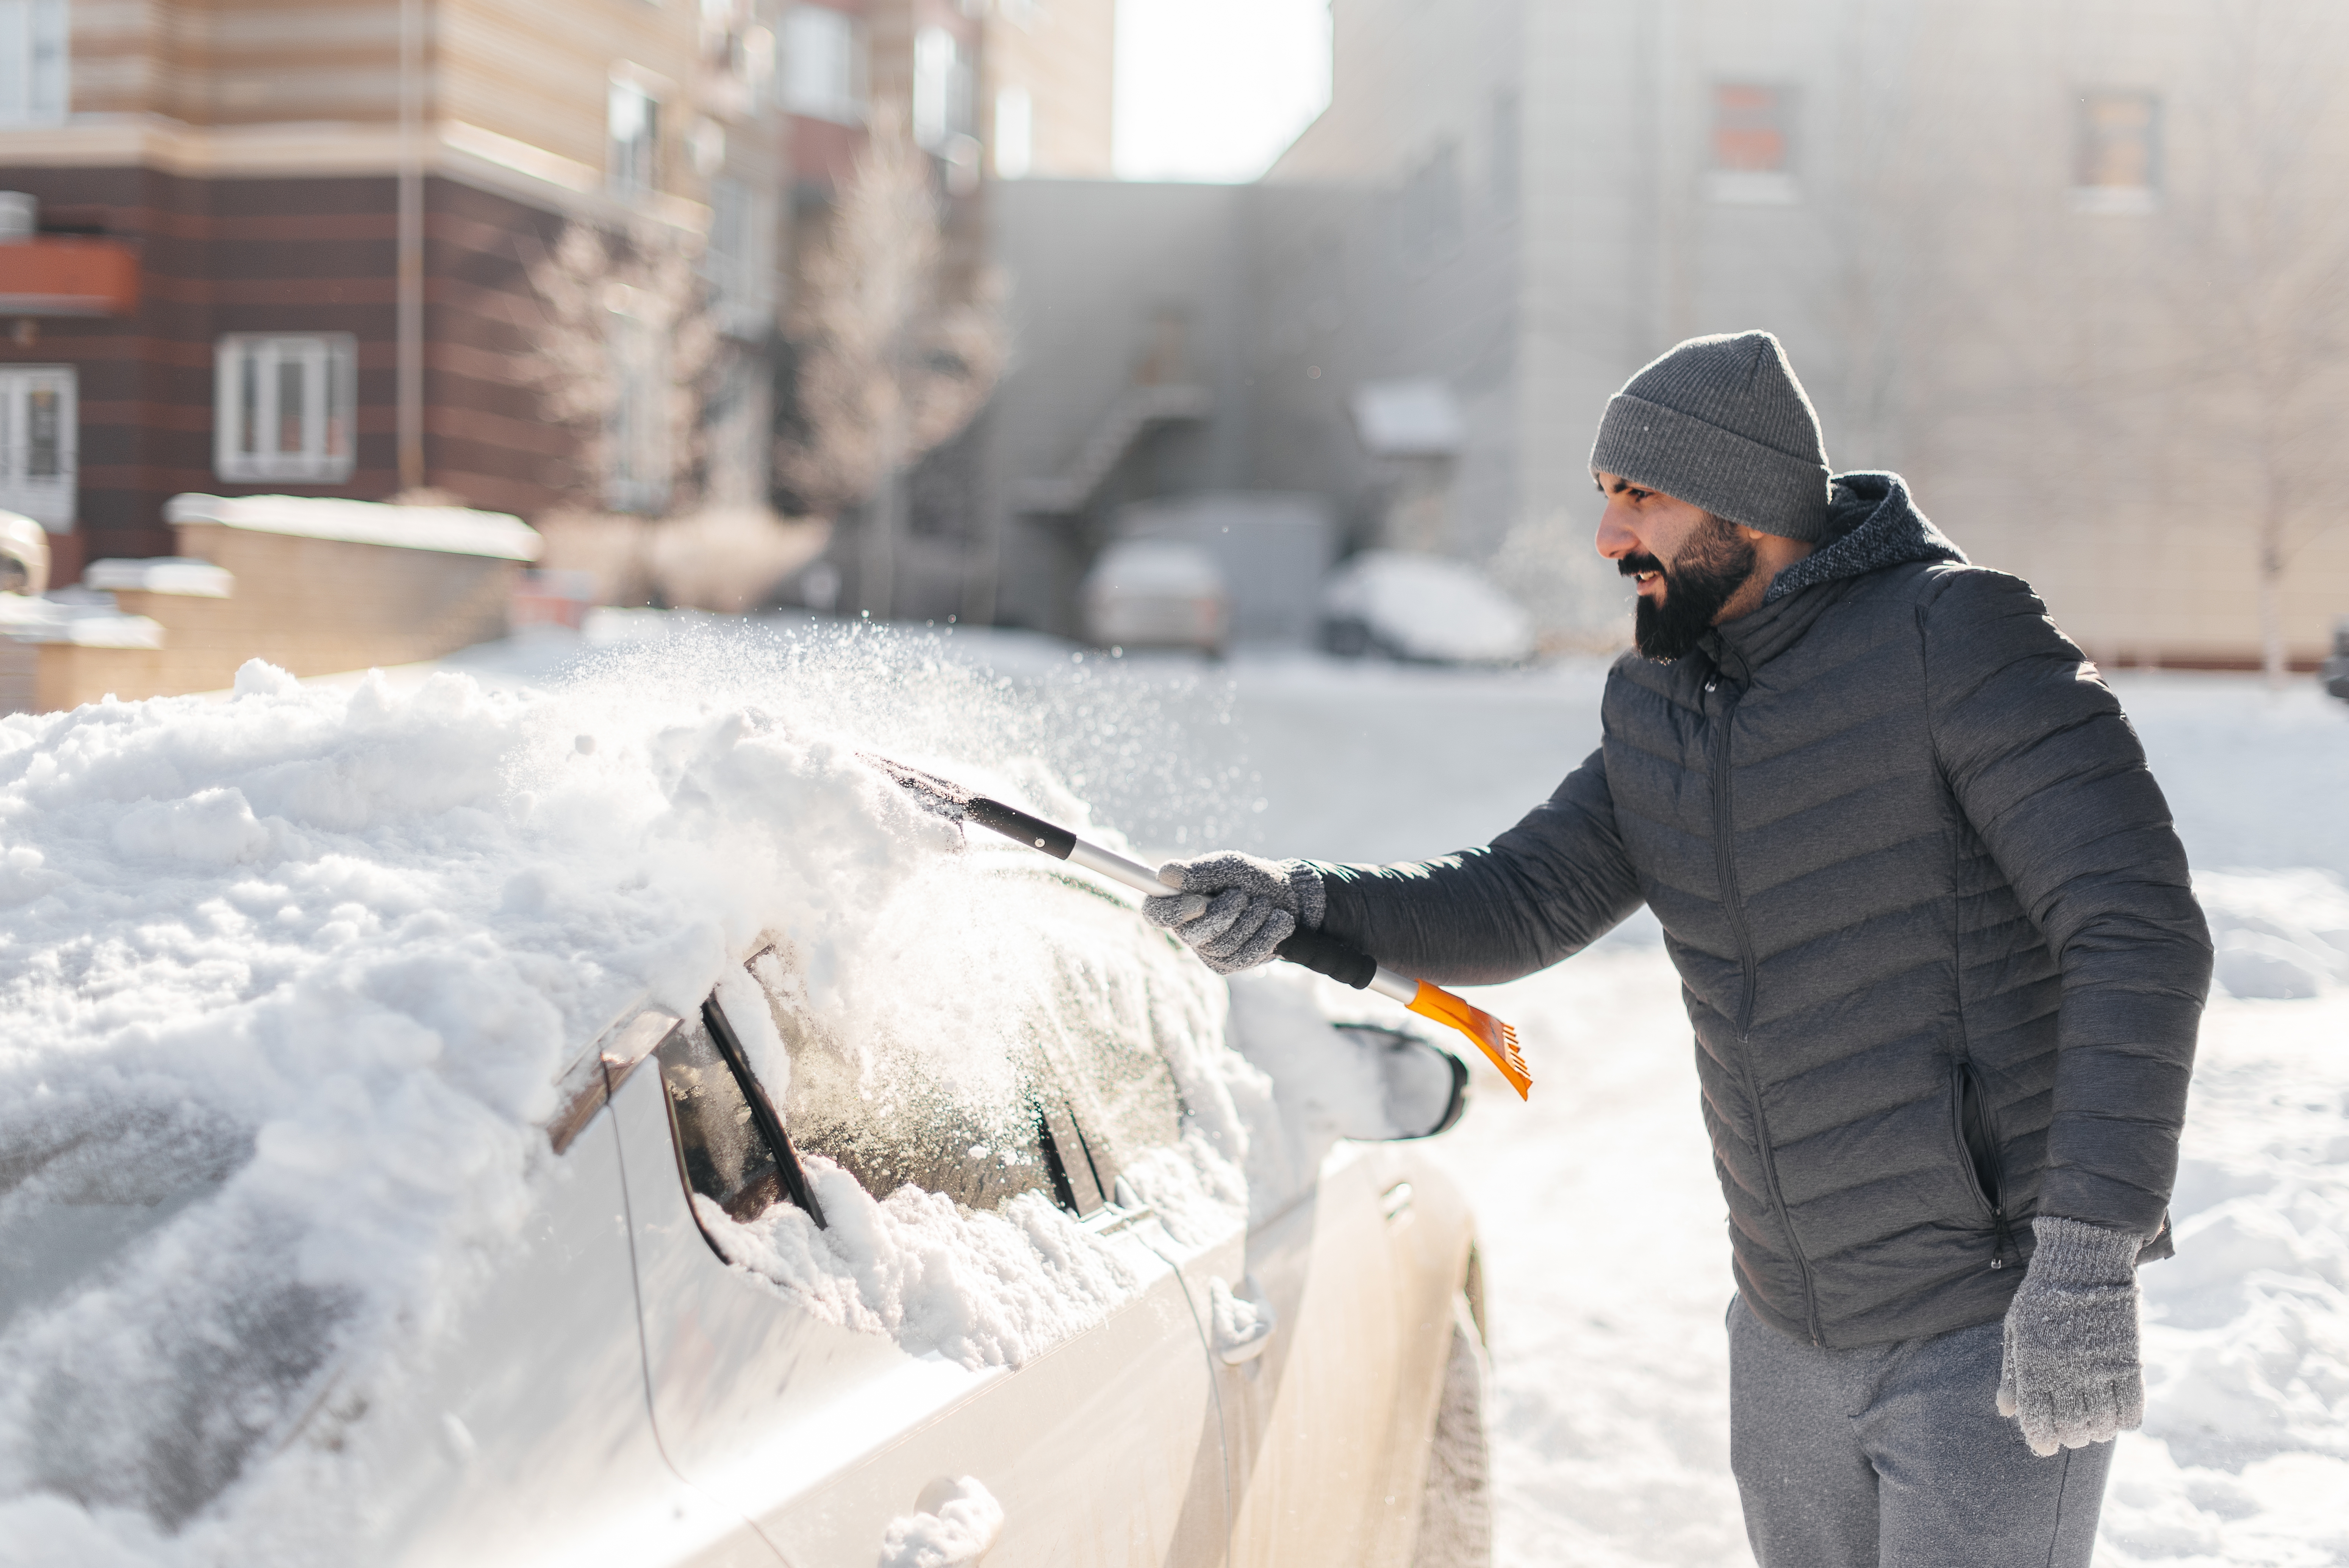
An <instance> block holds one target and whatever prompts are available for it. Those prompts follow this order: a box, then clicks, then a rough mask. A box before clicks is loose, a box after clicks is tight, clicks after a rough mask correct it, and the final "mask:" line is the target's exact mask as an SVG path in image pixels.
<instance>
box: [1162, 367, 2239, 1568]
mask: <svg viewBox="0 0 2349 1568" xmlns="http://www.w3.org/2000/svg"><path fill="white" fill-rule="evenodd" d="M1590 466H1591V469H1592V472H1593V475H1594V477H1595V478H1596V479H1597V480H1598V483H1599V490H1600V491H1601V492H1602V493H1603V494H1604V495H1605V496H1606V498H1607V503H1606V512H1605V516H1604V517H1603V519H1602V520H1601V521H1600V523H1599V552H1600V553H1601V554H1603V555H1605V556H1606V557H1608V558H1609V560H1612V561H1614V562H1616V563H1617V564H1618V566H1619V569H1620V570H1621V571H1622V572H1623V573H1624V574H1625V575H1627V576H1629V577H1631V578H1632V579H1634V580H1635V582H1636V583H1637V585H1638V594H1639V600H1638V606H1637V610H1636V619H1635V626H1634V630H1635V640H1636V643H1637V651H1636V653H1635V654H1629V655H1625V656H1624V657H1623V658H1622V659H1620V660H1619V661H1618V662H1617V664H1616V665H1615V667H1614V669H1613V671H1612V672H1611V674H1610V675H1609V678H1608V683H1607V692H1606V696H1605V699H1604V707H1603V713H1602V717H1603V720H1604V738H1603V743H1602V744H1601V746H1600V747H1599V750H1598V751H1597V752H1595V753H1593V754H1592V755H1591V756H1590V758H1588V760H1586V761H1585V762H1584V763H1583V764H1582V766H1581V767H1579V768H1578V769H1575V771H1574V772H1573V773H1572V774H1570V775H1569V776H1568V778H1567V779H1566V781H1565V782H1564V783H1563V784H1561V785H1559V786H1558V789H1557V793H1555V794H1554V795H1552V796H1551V797H1550V799H1548V800H1547V802H1546V803H1544V804H1543V805H1541V806H1539V807H1537V808H1536V809H1535V810H1534V811H1533V812H1532V813H1531V814H1530V815H1528V816H1527V817H1526V819H1525V820H1523V821H1521V822H1519V823H1518V824H1517V825H1516V827H1515V828H1512V829H1510V830H1508V831H1507V832H1506V833H1503V834H1502V835H1501V836H1500V837H1499V838H1497V839H1495V840H1494V841H1493V842H1492V843H1491V844H1489V845H1487V846H1485V847H1484V848H1482V849H1475V850H1468V851H1462V852H1460V853H1458V854H1453V855H1447V856H1445V857H1444V858H1443V859H1441V860H1435V861H1427V862H1424V863H1423V864H1417V865H1404V866H1383V867H1372V866H1337V865H1324V864H1315V863H1309V862H1305V861H1286V862H1278V863H1276V862H1271V861H1260V860H1256V859H1254V858H1252V857H1248V856H1245V855H1237V854H1228V853H1226V854H1218V855H1209V856H1206V857H1205V858H1203V859H1199V860H1193V861H1176V862H1174V864H1173V865H1172V866H1170V867H1169V868H1168V871H1169V872H1170V873H1171V874H1172V875H1173V876H1174V877H1175V878H1176V879H1178V882H1179V885H1180V886H1181V887H1182V888H1184V889H1185V892H1182V893H1180V894H1174V895H1170V896H1167V897H1164V898H1156V899H1152V900H1150V901H1149V903H1148V904H1147V906H1146V908H1147V909H1148V912H1149V913H1150V914H1151V916H1152V918H1154V919H1155V920H1157V921H1158V922H1159V923H1161V924H1164V925H1166V926H1169V927H1170V928H1171V929H1173V930H1174V932H1176V933H1177V934H1180V935H1181V936H1183V938H1184V939H1185V941H1187V942H1189V943H1190V944H1192V945H1193V946H1194V947H1195V948H1196V949H1198V951H1199V952H1200V953H1201V954H1202V955H1203V956H1204V957H1206V959H1207V960H1208V962H1210V963H1211V964H1213V965H1216V967H1218V968H1221V969H1224V970H1226V972H1228V971H1230V970H1232V969H1236V968H1243V967H1246V966H1247V965H1251V964H1257V963H1262V962H1264V961H1266V960H1267V959H1268V957H1269V956H1270V955H1271V952H1272V948H1273V946H1274V945H1275V944H1278V942H1279V941H1280V940H1281V939H1282V938H1283V937H1285V936H1286V935H1288V933H1289V931H1290V930H1292V929H1293V928H1294V927H1295V925H1296V924H1298V923H1303V924H1305V925H1306V926H1308V927H1319V929H1321V930H1323V931H1326V932H1329V933H1330V934H1333V935H1336V936H1339V937H1342V938H1343V939H1345V940H1346V941H1348V942H1350V943H1352V944H1355V945H1357V946H1359V947H1361V948H1362V949H1363V950H1365V951H1367V952H1369V953H1370V954H1372V955H1373V956H1375V957H1376V958H1377V959H1378V960H1379V961H1380V962H1381V963H1382V964H1385V965H1389V966H1391V967H1393V968H1396V969H1400V970H1402V971H1405V972H1407V973H1413V974H1417V975H1424V976H1425V977H1427V978H1428V979H1430V980H1433V981H1435V982H1437V983H1439V984H1444V983H1460V984H1468V985H1477V984H1485V983H1492V982H1497V981H1503V980H1507V979H1511V978H1513V977H1515V976H1516V975H1525V974H1527V973H1530V972H1532V971H1534V970H1537V969H1540V968H1543V967H1545V966H1546V965H1550V964H1554V963H1556V962H1557V961H1558V960H1559V959H1561V958H1565V957H1567V956H1568V955H1570V954H1574V953H1576V952H1578V951H1579V950H1581V949H1582V948H1583V947H1585V946H1587V945H1588V944H1590V943H1591V942H1592V941H1593V940H1594V939H1596V938H1597V937H1598V936H1599V935H1600V934H1603V933H1604V932H1606V931H1607V930H1608V929H1609V928H1610V927H1611V926H1613V925H1614V924H1615V923H1617V922H1619V921H1620V920H1622V919H1623V918H1624V917H1625V916H1626V915H1628V914H1629V913H1631V911H1632V910H1634V909H1635V908H1637V907H1638V906H1639V905H1640V903H1646V904H1647V905H1648V906H1649V907H1650V908H1651V909H1652V910H1654V911H1655V913H1656V916H1657V918H1658V919H1659V920H1660V921H1661V923H1662V925H1663V928H1664V934H1665V940H1666V943H1667V945H1668V947H1669V949H1670V952H1671V958H1672V961H1673V963H1674V964H1675V965H1677V966H1678V968H1679V970H1680V973H1681V976H1682V981H1683V989H1684V993H1685V996H1686V1000H1687V1004H1688V1009H1689V1015H1690V1017H1691V1019H1692V1022H1693V1023H1694V1025H1695V1027H1696V1044H1697V1068H1698V1073H1699V1077H1700V1078H1701V1080H1702V1086H1703V1091H1704V1092H1703V1114H1704V1117H1705V1120H1706V1124H1707V1127H1708V1129H1709V1130H1710V1131H1711V1133H1712V1135H1713V1151H1714V1161H1715V1164H1716V1166H1717V1168H1718V1170H1719V1172H1720V1175H1721V1180H1722V1187H1723V1191H1724V1192H1725V1194H1726V1195H1727V1197H1728V1201H1729V1219H1730V1238H1731V1242H1732V1243H1733V1262H1734V1272H1735V1275H1736V1283H1737V1295H1736V1298H1735V1300H1733V1302H1732V1303H1731V1306H1730V1315H1729V1325H1728V1326H1729V1334H1730V1386H1731V1387H1730V1393H1731V1427H1732V1430H1731V1463H1732V1467H1733V1470H1735V1472H1736V1475H1737V1481H1738V1488H1739V1491H1740V1494H1741V1496H1742V1497H1743V1500H1744V1507H1745V1519H1746V1529H1747V1532H1748V1534H1749V1536H1750V1537H1751V1539H1752V1541H1753V1542H1754V1554H1755V1556H1756V1557H1757V1558H1758V1559H1759V1561H1760V1562H1761V1563H1763V1564H1764V1568H1778V1565H1781V1564H1787V1565H1801V1568H1825V1565H1841V1564H1853V1565H1858V1564H1868V1565H1871V1568H1872V1565H1873V1564H1876V1563H1878V1562H1882V1563H1899V1564H1901V1565H1902V1568H1926V1565H1929V1564H1951V1565H1952V1568H1956V1565H1961V1564H1962V1565H1965V1568H1995V1565H2001V1564H2008V1563H2013V1564H2017V1565H2020V1564H2023V1563H2029V1564H2031V1565H2032V1568H2045V1565H2051V1564H2057V1563H2072V1564H2080V1565H2083V1568H2085V1564H2086V1563H2087V1562H2088V1559H2089V1553H2090V1549H2091V1546H2092V1543H2093V1540H2094V1537H2095V1522H2096V1513H2097V1510H2098V1507H2099V1505H2100V1503H2101V1501H2102V1496H2103V1489H2104V1483H2105V1477H2106V1471H2107V1470H2108V1469H2109V1468H2110V1463H2111V1457H2112V1449H2111V1447H2110V1443H2111V1439H2112V1438H2113V1436H2114V1434H2115V1433H2116V1432H2118V1431H2121V1430H2126V1429H2133V1428H2135V1427H2136V1426H2137V1425H2138V1423H2139V1421H2140V1419H2141V1418H2142V1411H2143V1406H2144V1394H2143V1382H2142V1378H2141V1376H2140V1372H2139V1367H2138V1362H2137V1286H2136V1280H2135V1270H2136V1266H2137V1264H2138V1263H2140V1262H2142V1261H2145V1260H2147V1259H2149V1258H2155V1257H2162V1256H2167V1255H2168V1251H2169V1236H2168V1215H2167V1206H2168V1196H2169V1189H2170V1183H2171V1181H2172V1179H2173V1177H2174V1175H2175V1173H2176V1168H2177V1150H2178V1130H2179V1126H2180V1123H2181V1121H2182V1119H2183V1118H2184V1114H2185V1107H2186V1083H2187V1076H2188V1073H2189V1069H2190V1068H2191V1066H2192V1061H2193V1054H2194V1037H2195V1030H2196V1026H2197V1024H2198V1022H2199V1017H2200V1013H2201V1007H2202V1003H2203V999H2204V996H2205V994H2206V992H2207V991H2208V988H2209V975H2210V956H2211V955H2210V942H2209V933H2208V931H2207V929H2206V928H2205V926H2204V923H2203V920H2202V916H2201V913H2200V911H2199V908H2198V907H2197V906H2196V904H2195V902H2194V899H2193V895H2192V893H2191V892H2189V887H2188V880H2187V869H2186V857H2185V853H2184V851H2182V850H2181V849H2180V847H2179V845H2178V839H2177V836H2176V834H2175V833H2174V832H2173V831H2172V830H2171V827H2170V821H2169V813H2168V808H2167V806H2166V805H2165V804H2164V802H2163V800H2162V797H2161V791H2160V790H2159V789H2158V788H2157V787H2156V785H2155V783H2154V781H2153V778H2152V776H2151V775H2150V774H2149V773H2148V772H2147V769H2146V765H2145V756H2144V753H2143V751H2142V749H2141V748H2139V747H2138V744H2137V737H2136V734H2135V733H2134V732H2133V731H2132V730H2131V729H2130V727H2129V726H2128V722H2127V719H2125V718H2124V717H2122V714H2121V710H2120V706H2119V704H2118V703H2117V702H2116V701H2115V700H2114V697H2113V695H2112V693H2111V692H2110V691H2109V690H2108V689H2106V686H2105V685H2104V684H2103V682H2102V681H2101V680H2100V679H2099V678H2098V677H2097V675H2096V671H2095V666H2094V665H2090V664H2088V663H2087V662H2086V661H2085V659H2084V658H2083V657H2082V655H2081V653H2080V650H2079V649H2078V648H2077V647H2075V646H2074V645H2072V644H2071V643H2070V642H2068V641H2067V640H2065V638H2064V635H2063V634H2062V633H2060V632H2059V631H2057V630H2056V628H2055V627H2054V624H2052V623H2051V622H2050V621H2049V620H2048V619H2047V617H2046V614H2045V613H2044V607H2043V606H2042V605H2041V604H2040V603H2039V601H2038V600H2037V599H2035V598H2034V597H2033V596H2032V593H2031V591H2030V589H2029V587H2028V586H2027V585H2026V584H2024V583H2022V582H2020V581H2018V580H2017V579H2015V578H2013V577H2008V576H2005V575H2003V574H2002V573H1995V572H1989V571H1984V570H1982V569H1980V568H1976V567H1973V566H1971V565H1969V564H1968V563H1967V562H1966V558H1965V557H1964V555H1962V554H1961V552H1959V551H1958V549H1957V547H1956V546H1955V545H1954V544H1952V543H1951V542H1950V541H1949V540H1948V539H1947V538H1946V537H1944V536H1943V535H1942V534H1941V533H1940V531H1939V530H1937V529H1935V528H1934V527H1933V525H1932V524H1931V523H1930V522H1928V521H1926V520H1925V518H1924V516H1923V515H1922V514H1921V513H1920V512H1919V511H1917V510H1916V508H1915V507H1914V506H1913V505H1911V503H1910V501H1909V491H1908V489H1907V487H1906V485H1904V484H1903V483H1902V481H1901V480H1900V479H1899V477H1898V476H1896V475H1893V474H1889V473H1847V474H1843V475H1839V476H1836V477H1834V478H1832V479H1831V478H1830V477H1829V474H1828V471H1827V467H1826V454H1825V450H1824V447H1823V443H1822V440H1821V437H1820V433H1819V426H1818V419H1817V417H1816V414H1814V413H1813V411H1812V408H1811V405H1810V400H1809V398H1808V397H1806V395H1805V393H1804V391H1803V388H1802V386H1801V384H1800V383H1799V382H1797V381H1796V379H1795V374H1794V370H1793V367H1792V366H1790V365H1788V363H1787V362H1786V358H1785V352H1784V351H1783V350H1782V349H1781V348H1780V346H1779V345H1778V341H1777V339H1776V338H1775V337H1773V336H1772V335H1769V334H1768V333H1764V332H1748V333H1741V334H1737V335H1729V336H1718V337H1701V338H1695V339H1692V340H1691V341H1690V342H1687V343H1683V344H1682V345H1680V346H1678V347H1676V348H1674V349H1672V350H1671V352H1670V353H1668V354H1666V355H1664V356H1662V357H1661V358H1659V359H1657V360H1656V361H1655V362H1654V363H1652V364H1651V365H1649V366H1646V367H1645V368H1643V369H1642V370H1640V372H1639V374H1637V375H1636V376H1634V377H1631V379H1630V382H1629V383H1628V384H1627V385H1626V386H1625V387H1624V388H1623V390H1622V391H1621V392H1620V393H1619V394H1618V395H1617V396H1616V397H1614V398H1613V399H1612V400H1611V401H1610V402H1609V404H1608V406H1607V410H1606V414H1605V417H1604V418H1603V419H1602V420H1601V422H1600V425H1599V437H1598V440H1597V443H1596V445H1595V446H1594V447H1593V448H1592V450H1591V456H1590ZM2016 504H2018V505H2040V506H2045V507H2047V508H2049V509H2050V511H2054V510H2055V509H2056V508H2059V507H2060V506H2061V498H2058V497H2030V496H2019V497H2017V498H2016ZM2051 521H2054V519H2053V518H2051ZM1626 1201H1627V1202H1636V1201H1637V1200H1636V1196H1635V1195H1627V1199H1626Z"/></svg>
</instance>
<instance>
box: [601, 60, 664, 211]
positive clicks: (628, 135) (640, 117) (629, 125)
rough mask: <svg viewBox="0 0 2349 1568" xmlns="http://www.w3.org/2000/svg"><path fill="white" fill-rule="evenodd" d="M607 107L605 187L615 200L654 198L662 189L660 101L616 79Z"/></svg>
mask: <svg viewBox="0 0 2349 1568" xmlns="http://www.w3.org/2000/svg"><path fill="white" fill-rule="evenodd" d="M604 104H605V107H604V183H605V186H606V187H607V188H608V189H609V190H610V191H612V193H613V194H614V195H616V196H624V197H625V196H649V195H651V194H652V193H653V192H654V191H657V190H659V189H660V120H661V100H660V98H658V97H657V95H656V94H655V93H654V92H653V91H652V89H651V88H647V87H646V86H645V85H644V84H643V83H642V82H638V81H632V80H630V79H629V78H627V77H617V76H616V77H613V78H612V80H611V85H610V87H609V88H608V89H607V90H606V92H605V100H604Z"/></svg>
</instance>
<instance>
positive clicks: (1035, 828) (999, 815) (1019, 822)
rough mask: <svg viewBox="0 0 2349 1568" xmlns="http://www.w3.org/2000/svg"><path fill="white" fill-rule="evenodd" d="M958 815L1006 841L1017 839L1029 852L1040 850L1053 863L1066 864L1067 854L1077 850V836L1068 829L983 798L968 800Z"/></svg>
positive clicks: (980, 796) (998, 801)
mask: <svg viewBox="0 0 2349 1568" xmlns="http://www.w3.org/2000/svg"><path fill="white" fill-rule="evenodd" d="M962 811H963V816H964V817H965V818H966V819H968V820H970V821H973V822H977V823H978V825H979V826H980V827H982V828H989V829H992V830H995V831H996V832H999V833H1000V834H1002V835H1003V836H1004V837H1005V838H1007V839H1017V840H1019V841H1020V842H1021V843H1023V844H1025V845H1027V846H1028V847H1029V848H1030V849H1031V850H1041V851H1044V852H1045V853H1046V854H1048V855H1050V856H1051V857H1052V858H1053V859H1054V860H1056V861H1065V860H1067V859H1068V858H1069V851H1071V850H1073V849H1075V848H1076V847H1077V836H1076V834H1074V833H1072V832H1071V831H1069V830H1068V829H1066V828H1061V827H1056V826H1054V825H1053V824H1052V823H1050V822H1048V821H1046V820H1044V819H1043V818H1041V817H1031V816H1030V815H1029V814H1028V813H1027V812H1025V811H1022V810H1019V808H1018V807H1016V806H1007V805H1005V804H1004V803H1003V802H1002V801H1000V800H990V799H988V798H987V797H986V796H984V795H974V796H972V797H971V798H970V803H969V804H968V805H967V806H965V807H964V808H963V809H962Z"/></svg>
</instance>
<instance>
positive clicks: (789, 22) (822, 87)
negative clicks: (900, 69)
mask: <svg viewBox="0 0 2349 1568" xmlns="http://www.w3.org/2000/svg"><path fill="white" fill-rule="evenodd" d="M781 51H782V60H781V66H780V67H779V68H778V69H777V70H776V72H775V100H776V102H777V103H778V104H780V105H781V107H782V108H784V109H786V110H788V111H789V112H791V113H792V114H797V115H805V116H806V117H807V118H808V119H828V120H830V121H832V122H833V124H835V125H863V124H864V93H865V85H864V76H865V70H864V65H865V55H864V30H863V28H862V27H861V26H859V25H858V22H857V19H856V18H855V17H854V16H852V15H849V14H848V13H847V12H845V11H840V10H835V9H833V7H832V6H829V5H794V6H792V8H791V9H790V10H788V11H786V12H784V13H783V22H782V40H781Z"/></svg>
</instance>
